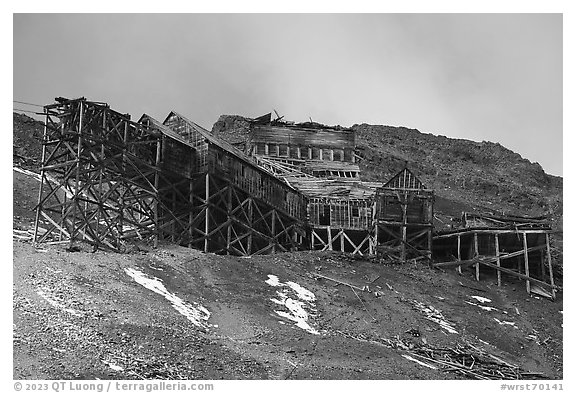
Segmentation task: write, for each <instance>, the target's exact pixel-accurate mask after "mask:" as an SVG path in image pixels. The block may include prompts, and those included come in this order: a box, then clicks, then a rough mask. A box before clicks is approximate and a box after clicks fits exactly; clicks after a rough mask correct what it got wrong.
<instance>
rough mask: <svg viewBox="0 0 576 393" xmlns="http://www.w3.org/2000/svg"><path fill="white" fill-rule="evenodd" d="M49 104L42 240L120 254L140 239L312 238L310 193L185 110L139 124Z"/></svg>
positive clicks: (229, 248)
mask: <svg viewBox="0 0 576 393" xmlns="http://www.w3.org/2000/svg"><path fill="white" fill-rule="evenodd" d="M44 110H45V114H46V121H45V130H44V138H43V159H42V162H43V165H42V168H41V178H42V184H41V189H40V194H39V199H38V206H37V217H36V231H35V233H36V235H35V241H36V242H43V241H69V242H73V241H74V240H84V241H87V242H89V243H92V244H94V245H96V246H101V247H106V248H110V249H114V250H119V251H121V250H122V249H123V242H124V241H125V240H126V239H129V238H132V237H138V238H141V239H145V238H153V239H154V241H156V242H157V241H158V240H159V239H166V240H169V241H171V242H175V243H178V244H181V245H185V246H190V247H197V248H200V249H203V250H204V251H206V252H217V253H229V254H233V255H251V254H256V253H267V252H273V251H275V250H282V251H287V250H294V249H298V248H300V247H302V245H303V244H306V242H305V236H306V233H305V229H304V224H305V220H306V199H305V197H304V196H303V195H302V194H301V193H300V192H298V191H297V190H295V189H294V188H292V187H291V186H289V185H287V184H286V183H285V182H283V181H281V180H280V179H278V178H276V177H275V176H273V175H272V174H271V173H270V172H267V171H266V170H264V169H263V168H261V167H259V166H258V165H256V164H255V162H254V161H253V160H251V159H250V158H249V157H248V156H246V155H245V154H244V153H242V152H241V151H239V150H237V149H235V148H234V147H232V146H231V145H229V144H227V143H226V142H224V141H221V140H218V139H217V138H214V137H213V136H212V135H211V134H210V133H209V132H208V131H206V130H205V129H203V128H202V127H200V126H198V125H197V124H195V123H193V122H192V121H190V120H188V119H186V118H185V117H183V116H181V115H179V114H177V113H175V112H172V113H170V115H169V116H168V117H167V118H166V120H165V121H164V122H163V123H160V122H158V121H156V120H154V119H153V118H152V117H150V116H147V115H144V116H142V118H141V119H140V121H139V122H132V121H130V117H129V116H128V115H123V114H120V113H118V112H115V111H113V110H111V109H110V108H109V107H108V105H106V104H104V103H96V102H90V101H87V100H86V99H84V98H81V99H76V100H67V99H59V100H58V103H56V104H53V105H48V106H46V107H45V109H44ZM40 228H42V229H40Z"/></svg>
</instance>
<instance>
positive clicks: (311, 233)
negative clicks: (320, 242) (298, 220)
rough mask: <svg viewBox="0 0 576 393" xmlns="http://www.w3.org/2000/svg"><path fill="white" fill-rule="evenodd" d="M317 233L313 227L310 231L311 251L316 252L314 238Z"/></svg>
mask: <svg viewBox="0 0 576 393" xmlns="http://www.w3.org/2000/svg"><path fill="white" fill-rule="evenodd" d="M315 233H316V231H315V230H314V227H312V228H311V229H310V249H312V250H314V238H315V237H316V236H315Z"/></svg>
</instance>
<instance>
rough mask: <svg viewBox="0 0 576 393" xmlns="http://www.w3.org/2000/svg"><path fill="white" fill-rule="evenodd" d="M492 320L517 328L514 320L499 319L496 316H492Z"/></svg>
mask: <svg viewBox="0 0 576 393" xmlns="http://www.w3.org/2000/svg"><path fill="white" fill-rule="evenodd" d="M494 320H495V321H496V322H498V324H499V325H510V326H514V327H515V328H516V329H518V326H516V322H508V321H501V320H499V319H498V318H494Z"/></svg>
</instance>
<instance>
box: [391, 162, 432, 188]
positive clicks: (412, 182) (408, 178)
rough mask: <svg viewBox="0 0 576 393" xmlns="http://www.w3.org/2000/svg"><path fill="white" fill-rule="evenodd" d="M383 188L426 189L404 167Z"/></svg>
mask: <svg viewBox="0 0 576 393" xmlns="http://www.w3.org/2000/svg"><path fill="white" fill-rule="evenodd" d="M384 188H401V189H408V190H423V189H426V187H425V186H424V184H422V182H421V181H420V179H418V177H417V176H416V175H414V174H413V173H412V172H411V171H410V170H409V169H408V168H406V167H404V169H402V170H401V171H400V172H398V173H397V174H396V175H394V177H392V179H390V180H388V182H387V183H386V184H384Z"/></svg>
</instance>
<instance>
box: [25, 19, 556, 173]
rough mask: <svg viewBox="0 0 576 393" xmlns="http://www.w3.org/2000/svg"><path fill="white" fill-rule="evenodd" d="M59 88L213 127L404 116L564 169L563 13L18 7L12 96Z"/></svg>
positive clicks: (50, 94)
mask: <svg viewBox="0 0 576 393" xmlns="http://www.w3.org/2000/svg"><path fill="white" fill-rule="evenodd" d="M57 96H64V97H68V98H74V97H80V96H84V97H86V98H88V99H90V100H94V101H105V102H108V103H109V104H110V105H111V106H112V108H113V109H115V110H117V111H119V112H123V113H125V112H128V113H130V114H131V115H132V118H133V119H135V120H137V119H138V118H139V117H140V115H141V114H142V113H148V114H149V115H151V116H153V117H156V118H157V119H159V120H164V118H165V116H166V115H167V114H168V112H169V111H170V110H172V109H174V110H176V111H178V112H180V113H182V114H183V115H185V116H187V117H189V118H190V119H192V120H194V121H195V122H197V123H199V124H200V125H202V126H204V127H205V128H208V129H211V127H212V125H213V123H214V122H215V121H216V120H217V119H218V117H219V116H220V115H221V114H240V115H243V116H248V117H256V116H259V115H262V114H264V113H268V112H270V111H272V110H273V109H276V110H277V111H278V112H279V113H280V114H281V115H284V116H285V118H286V119H288V120H295V121H306V120H308V118H309V117H311V118H312V119H313V120H314V121H317V122H321V123H325V124H331V125H335V124H340V125H343V126H351V125H353V124H355V123H370V124H386V125H396V126H406V127H410V128H417V129H419V130H420V131H421V132H424V133H433V134H437V135H446V136H448V137H452V138H464V139H471V140H476V141H482V140H486V141H493V142H499V143H501V144H502V145H504V146H506V147H508V148H510V149H512V150H514V151H516V152H518V153H520V154H521V155H522V156H523V157H525V158H527V159H529V160H531V161H536V162H539V163H540V164H541V165H542V167H543V168H544V170H545V171H546V172H548V173H550V174H554V175H562V15H561V14H465V15H463V14H337V15H323V14H300V15H295V14H240V15H227V14H216V15H212V14H203V15H199V14H180V15H166V14H162V15H160V14H141V15H130V14H122V15H114V14H84V15H74V14H65V15H63V14H44V15H32V14H15V15H14V100H21V101H26V102H31V103H39V104H49V103H52V102H53V99H54V97H57ZM18 107H20V108H27V107H24V106H21V105H20V106H18ZM27 109H30V108H27Z"/></svg>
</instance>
